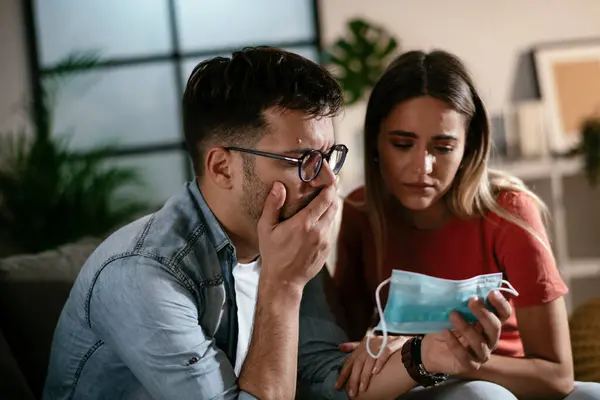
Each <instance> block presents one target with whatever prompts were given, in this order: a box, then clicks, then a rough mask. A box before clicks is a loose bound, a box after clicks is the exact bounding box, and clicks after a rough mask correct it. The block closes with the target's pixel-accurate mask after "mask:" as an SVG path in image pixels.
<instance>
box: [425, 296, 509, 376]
mask: <svg viewBox="0 0 600 400" xmlns="http://www.w3.org/2000/svg"><path fill="white" fill-rule="evenodd" d="M488 299H489V300H490V302H491V304H492V305H493V306H494V308H495V309H496V314H494V313H493V312H492V311H490V310H488V309H487V308H485V305H484V303H483V300H481V299H471V301H469V308H470V309H471V311H472V312H473V314H475V316H476V317H477V319H478V320H479V321H478V322H477V323H476V324H469V323H467V322H466V321H465V320H464V319H463V318H462V317H461V316H460V315H459V314H458V313H456V312H454V313H452V315H451V317H450V321H451V322H452V325H454V327H455V328H456V330H454V331H450V330H447V331H445V332H442V333H435V334H428V335H425V337H424V338H423V343H422V346H421V359H422V361H423V366H424V367H425V369H426V370H427V372H430V373H444V374H450V375H458V374H463V373H468V372H471V371H474V370H478V369H479V368H480V367H481V365H482V364H483V363H485V362H487V361H488V360H489V358H490V355H491V353H492V351H494V350H495V349H496V347H497V346H498V341H499V339H500V333H501V331H502V324H504V323H505V322H506V320H507V319H508V318H509V317H510V315H511V313H512V309H511V306H510V304H509V303H508V301H506V299H505V298H504V296H502V294H501V293H500V292H498V291H494V292H492V293H491V294H490V296H489V297H488Z"/></svg>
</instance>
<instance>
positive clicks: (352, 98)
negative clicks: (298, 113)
mask: <svg viewBox="0 0 600 400" xmlns="http://www.w3.org/2000/svg"><path fill="white" fill-rule="evenodd" d="M346 27H347V32H346V35H344V36H343V37H341V38H339V39H338V40H337V41H336V42H335V43H334V44H333V45H332V46H331V47H330V48H329V49H327V50H326V51H325V52H324V55H323V63H324V64H325V65H327V66H329V67H330V68H331V69H332V73H333V74H334V76H335V78H336V79H337V81H338V82H339V84H340V86H341V87H342V90H343V91H344V94H345V97H346V99H345V100H346V105H352V104H355V103H356V102H358V101H360V100H361V99H363V98H364V97H365V95H366V94H367V93H368V92H369V91H370V89H371V88H372V87H373V86H374V85H375V83H376V82H377V79H379V77H380V76H381V74H382V73H383V70H384V69H385V68H386V67H387V64H388V61H389V58H390V56H392V55H393V53H394V51H395V50H396V49H397V48H398V42H397V41H396V39H395V38H394V37H393V36H392V35H391V34H390V33H389V32H388V31H387V30H386V29H384V28H383V27H382V26H379V25H376V24H372V23H370V22H368V21H366V20H364V19H353V20H350V21H348V23H347V25H346Z"/></svg>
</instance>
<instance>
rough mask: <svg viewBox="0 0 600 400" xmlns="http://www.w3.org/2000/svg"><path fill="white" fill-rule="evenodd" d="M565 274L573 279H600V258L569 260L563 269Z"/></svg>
mask: <svg viewBox="0 0 600 400" xmlns="http://www.w3.org/2000/svg"><path fill="white" fill-rule="evenodd" d="M562 271H563V273H565V274H567V275H568V276H569V278H571V279H586V278H592V277H598V278H600V258H578V259H575V260H569V263H568V265H566V266H565V267H563V268H562Z"/></svg>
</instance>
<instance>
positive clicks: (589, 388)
mask: <svg viewBox="0 0 600 400" xmlns="http://www.w3.org/2000/svg"><path fill="white" fill-rule="evenodd" d="M565 400H600V383H595V382H575V385H573V391H572V392H571V393H569V395H568V396H567V397H565Z"/></svg>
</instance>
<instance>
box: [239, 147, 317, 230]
mask: <svg viewBox="0 0 600 400" xmlns="http://www.w3.org/2000/svg"><path fill="white" fill-rule="evenodd" d="M243 164H244V183H243V186H242V188H243V198H242V205H243V207H244V212H245V213H246V215H248V216H249V217H250V220H251V221H252V222H253V223H258V220H259V219H260V217H261V215H262V212H263V208H264V204H265V201H266V199H267V197H268V196H269V192H270V191H271V186H269V185H267V184H265V183H263V182H262V181H261V180H260V178H259V177H258V175H256V173H255V172H254V164H253V163H252V161H250V160H249V159H248V158H246V157H244V162H243ZM319 192H320V190H316V191H315V192H314V193H312V194H311V195H310V196H308V197H307V198H306V199H303V200H302V201H299V202H295V203H290V202H289V201H288V200H287V199H286V201H285V203H284V204H283V207H282V208H281V212H280V216H279V219H280V220H281V221H283V220H286V219H288V218H290V217H292V216H293V215H294V214H296V213H297V212H298V211H300V210H301V209H303V208H304V207H306V206H307V205H308V204H309V203H310V202H311V201H312V200H313V199H314V198H315V197H316V196H317V195H318V194H319Z"/></svg>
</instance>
